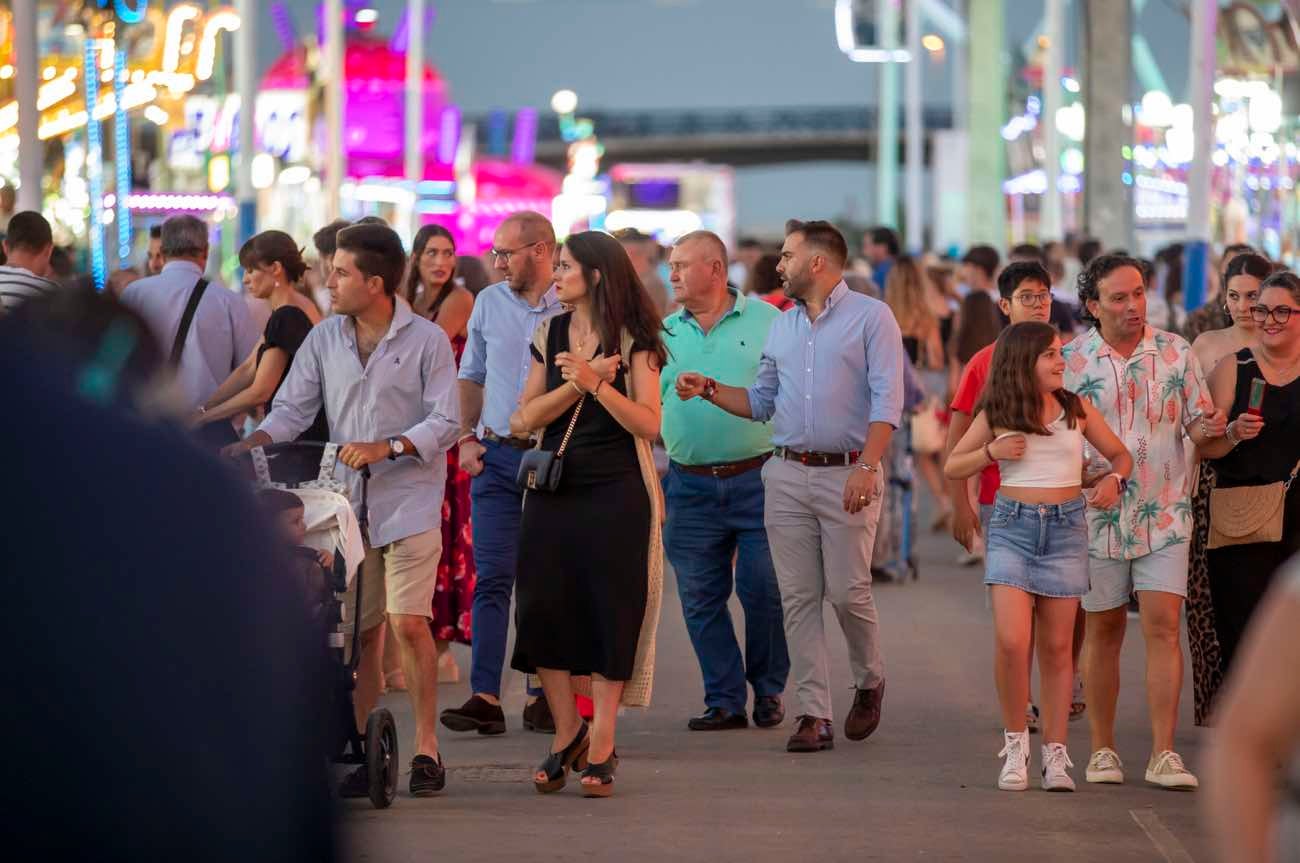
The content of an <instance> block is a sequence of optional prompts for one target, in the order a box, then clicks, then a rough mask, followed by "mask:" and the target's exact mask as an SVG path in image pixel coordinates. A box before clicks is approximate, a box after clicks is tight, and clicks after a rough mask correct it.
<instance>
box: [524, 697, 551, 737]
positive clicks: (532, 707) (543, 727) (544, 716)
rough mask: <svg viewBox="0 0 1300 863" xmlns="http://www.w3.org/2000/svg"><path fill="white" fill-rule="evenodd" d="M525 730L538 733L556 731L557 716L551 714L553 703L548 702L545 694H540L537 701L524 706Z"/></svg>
mask: <svg viewBox="0 0 1300 863" xmlns="http://www.w3.org/2000/svg"><path fill="white" fill-rule="evenodd" d="M524 730H525V731H536V732H537V733H538V734H554V733H555V717H554V716H552V715H551V705H549V704H547V703H546V696H545V695H539V696H538V697H537V700H536V701H534V702H533V703H532V704H529V705H526V706H525V707H524Z"/></svg>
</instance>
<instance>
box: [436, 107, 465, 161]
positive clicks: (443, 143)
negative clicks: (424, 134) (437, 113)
mask: <svg viewBox="0 0 1300 863" xmlns="http://www.w3.org/2000/svg"><path fill="white" fill-rule="evenodd" d="M459 146H460V108H458V107H456V106H455V105H448V106H447V107H445V108H443V109H442V116H441V117H439V118H438V161H439V162H441V163H442V164H444V165H450V164H452V163H453V162H455V161H456V148H457V147H459Z"/></svg>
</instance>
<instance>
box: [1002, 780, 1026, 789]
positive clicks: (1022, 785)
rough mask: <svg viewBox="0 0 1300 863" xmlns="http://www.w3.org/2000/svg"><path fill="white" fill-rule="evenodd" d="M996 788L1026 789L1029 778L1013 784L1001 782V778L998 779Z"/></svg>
mask: <svg viewBox="0 0 1300 863" xmlns="http://www.w3.org/2000/svg"><path fill="white" fill-rule="evenodd" d="M998 790H999V791H1028V790H1029V780H1028V779H1026V780H1025V781H1024V782H1017V783H1016V784H1014V785H1013V784H1011V783H1009V782H1003V781H1002V780H1001V779H999V780H998Z"/></svg>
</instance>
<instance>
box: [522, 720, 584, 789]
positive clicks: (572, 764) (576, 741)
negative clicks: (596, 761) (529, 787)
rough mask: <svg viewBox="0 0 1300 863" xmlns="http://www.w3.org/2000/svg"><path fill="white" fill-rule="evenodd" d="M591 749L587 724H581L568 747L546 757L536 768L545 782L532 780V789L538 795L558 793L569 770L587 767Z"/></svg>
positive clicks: (566, 779) (566, 778)
mask: <svg viewBox="0 0 1300 863" xmlns="http://www.w3.org/2000/svg"><path fill="white" fill-rule="evenodd" d="M590 748H591V736H590V735H589V734H587V723H585V722H584V723H582V725H581V726H579V728H578V733H577V734H576V735H574V737H573V740H571V741H570V742H569V745H568V746H566V747H564V749H562V750H561V751H559V752H552V753H551V754H550V755H547V756H546V760H545V761H543V762H542V763H541V766H540V767H538V768H537V770H538V772H541V773H545V774H546V781H545V782H538V781H537V779H536V778H534V779H533V787H534V788H536V789H537V793H538V794H550V793H552V792H554V791H559V790H560V789H561V788H563V787H564V784H565V782H566V781H568V777H569V770H570V769H573V770H583V769H585V768H586V767H587V765H588V763H589V762H588V761H587V750H588V749H590Z"/></svg>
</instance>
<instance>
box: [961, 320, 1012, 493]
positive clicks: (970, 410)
mask: <svg viewBox="0 0 1300 863" xmlns="http://www.w3.org/2000/svg"><path fill="white" fill-rule="evenodd" d="M993 348H994V346H993V345H989V346H988V347H987V348H984V349H983V350H981V351H980V352H979V353H977V354H975V356H973V357H971V358H970V362H968V363H967V364H966V368H964V369H962V373H961V381H960V382H959V383H958V384H957V393H956V395H954V396H953V397H952V404H951V405H949V407H950V408H952V409H953V410H955V411H961V412H962V413H964V414H966V416H969V417H973V416H975V405H977V404H979V400H980V396H982V395H984V385H985V384H986V383H988V380H989V370H990V369H992V367H993ZM1001 485H1002V474H1001V473H1000V472H999V471H998V465H997V462H994V463H993V464H991V465H989V466H988V467H986V468H984V470H983V471H982V472H981V473H980V490H979V502H980V503H982V504H991V503H993V502H994V501H995V500H997V496H998V487H999V486H1001Z"/></svg>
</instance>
